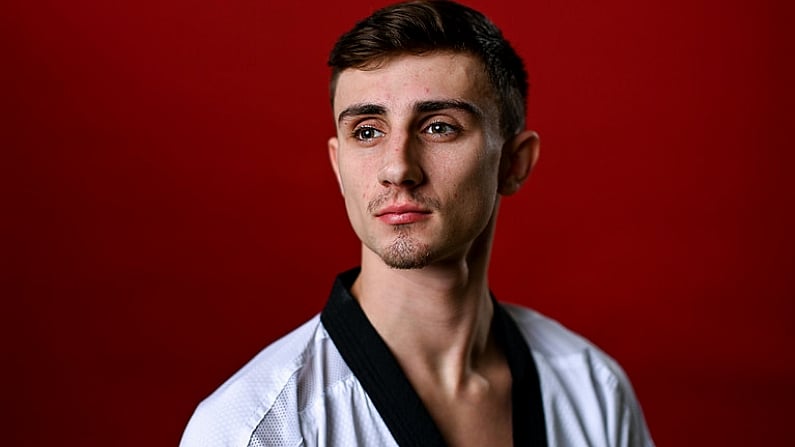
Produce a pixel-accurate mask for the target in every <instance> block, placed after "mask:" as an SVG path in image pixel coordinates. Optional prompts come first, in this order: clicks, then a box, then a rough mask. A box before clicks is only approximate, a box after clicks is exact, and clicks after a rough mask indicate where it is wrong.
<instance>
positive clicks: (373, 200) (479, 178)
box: [329, 52, 504, 268]
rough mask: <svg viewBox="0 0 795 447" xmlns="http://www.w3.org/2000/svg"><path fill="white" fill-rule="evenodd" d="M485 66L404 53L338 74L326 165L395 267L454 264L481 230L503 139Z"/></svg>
mask: <svg viewBox="0 0 795 447" xmlns="http://www.w3.org/2000/svg"><path fill="white" fill-rule="evenodd" d="M494 98H495V95H494V93H493V90H492V88H491V86H490V84H489V82H488V78H487V75H486V73H485V71H484V70H483V67H482V63H481V62H480V61H479V60H478V59H476V58H475V57H473V56H471V55H468V54H464V53H453V52H434V53H428V54H424V55H420V56H414V55H401V56H395V57H393V58H390V59H388V60H387V61H386V62H385V63H383V64H380V65H379V66H378V67H377V68H374V69H367V70H358V69H348V70H345V71H343V72H342V73H341V74H340V75H339V78H338V81H337V87H336V92H335V96H334V118H335V120H336V122H337V137H336V138H332V139H331V140H329V151H330V156H331V159H332V165H333V167H334V171H335V173H336V175H337V180H338V181H339V184H340V188H341V190H342V193H343V195H344V197H345V206H346V209H347V212H348V217H349V218H350V220H351V224H352V226H353V229H354V231H355V232H356V234H357V235H358V237H359V239H361V241H362V243H363V244H364V246H365V248H366V250H369V251H371V252H372V253H375V254H376V255H377V256H379V257H380V258H381V259H382V260H383V261H384V262H385V263H386V264H387V265H389V266H391V267H394V268H420V267H424V266H426V265H429V264H432V263H438V262H458V261H460V260H461V259H463V258H464V257H465V256H467V254H468V253H469V250H470V248H471V247H472V244H473V241H475V240H476V239H477V238H478V236H480V235H481V234H482V233H483V232H484V230H485V229H486V228H487V225H488V223H489V220H490V218H491V216H492V214H493V213H494V212H495V208H496V204H497V197H498V193H497V190H498V172H499V167H500V155H501V149H502V145H503V141H504V140H503V138H502V137H501V136H500V133H499V123H498V116H499V113H498V109H497V105H496V100H495V99H494Z"/></svg>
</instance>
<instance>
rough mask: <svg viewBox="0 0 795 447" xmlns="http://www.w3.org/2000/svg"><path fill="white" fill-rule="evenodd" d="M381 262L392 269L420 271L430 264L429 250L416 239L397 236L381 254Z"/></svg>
mask: <svg viewBox="0 0 795 447" xmlns="http://www.w3.org/2000/svg"><path fill="white" fill-rule="evenodd" d="M381 260H382V261H384V264H386V265H388V266H389V267H391V268H393V269H400V270H409V269H421V268H423V267H427V266H428V264H430V261H431V250H430V247H428V246H427V245H426V244H423V243H421V242H419V241H417V240H416V239H413V238H411V237H408V236H399V237H398V238H396V239H395V240H394V241H393V242H392V243H391V244H390V245H389V246H387V247H386V248H385V249H384V250H383V251H382V252H381Z"/></svg>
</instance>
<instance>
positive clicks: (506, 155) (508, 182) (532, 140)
mask: <svg viewBox="0 0 795 447" xmlns="http://www.w3.org/2000/svg"><path fill="white" fill-rule="evenodd" d="M540 146H541V141H540V140H539V138H538V134H537V133H535V132H533V131H532V130H526V131H524V132H522V133H519V134H517V135H515V136H514V137H513V138H511V139H509V140H508V141H506V142H505V144H504V145H503V147H502V159H501V160H500V184H499V188H498V189H497V192H499V193H500V194H502V195H504V196H509V195H511V194H514V193H515V192H516V191H518V190H519V188H520V187H521V186H522V183H524V181H525V180H527V177H528V176H529V175H530V172H531V171H532V170H533V166H535V164H536V161H537V160H538V152H539V149H540Z"/></svg>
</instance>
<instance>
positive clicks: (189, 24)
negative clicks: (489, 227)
mask: <svg viewBox="0 0 795 447" xmlns="http://www.w3.org/2000/svg"><path fill="white" fill-rule="evenodd" d="M515 3H516V4H515V5H511V6H507V5H502V4H496V3H495V2H490V1H487V0H479V1H475V0H472V1H471V3H470V4H471V5H472V6H474V7H476V8H480V9H482V10H483V11H484V12H485V13H486V14H487V15H489V16H491V17H492V18H493V19H494V21H495V22H497V23H498V24H499V25H500V26H501V27H502V28H503V30H504V32H505V34H506V36H507V37H508V38H509V39H510V40H511V41H512V42H513V43H514V45H515V46H516V47H517V49H518V51H519V52H520V53H521V54H522V55H523V56H524V57H525V59H526V62H527V66H528V69H529V72H530V77H531V83H532V89H531V100H530V111H529V123H530V126H531V127H533V128H535V129H537V130H538V131H539V133H540V134H541V137H542V155H541V160H540V164H539V166H538V169H537V171H536V172H535V173H534V175H533V178H532V179H531V181H530V182H529V184H528V185H527V186H526V187H525V188H524V189H523V191H521V193H520V194H519V195H518V196H514V197H511V198H509V199H507V200H505V201H504V202H503V206H502V211H501V212H502V214H501V219H500V221H499V225H498V235H497V240H496V247H495V252H494V260H493V263H492V271H491V279H492V286H493V288H494V290H495V292H496V293H497V295H498V296H499V297H501V298H503V299H505V300H509V301H514V302H520V303H524V304H526V305H529V306H533V307H535V308H537V309H538V310H540V311H542V312H544V313H547V314H548V315H550V316H552V317H554V318H557V319H560V320H561V321H563V322H564V323H566V324H567V325H568V326H570V327H572V328H573V329H575V330H577V331H579V332H581V333H582V334H584V335H586V336H587V337H589V338H591V339H592V340H594V341H595V342H596V343H598V344H599V345H601V346H602V347H603V348H604V349H605V350H607V351H608V352H610V353H611V354H612V355H613V356H615V357H616V358H617V359H618V360H619V361H620V362H621V363H622V364H623V365H624V367H625V369H626V370H627V371H628V373H629V375H630V377H631V378H632V379H633V383H634V385H635V388H636V391H637V394H638V395H639V397H640V399H641V402H642V404H643V407H644V409H645V411H646V416H647V420H648V423H649V426H650V428H651V430H652V433H653V435H654V437H655V439H656V440H657V442H658V444H659V445H661V446H662V445H676V446H685V445H692V446H703V445H722V446H732V445H737V446H740V445H776V444H778V443H780V440H782V439H791V436H789V435H790V431H789V424H791V417H792V408H793V405H795V381H793V378H794V377H795V360H794V359H793V355H792V352H793V346H794V345H795V343H793V341H795V330H794V328H793V323H795V300H794V299H793V298H795V279H794V278H795V237H793V232H792V230H793V228H795V213H794V212H793V205H795V200H793V199H795V197H793V195H795V187H794V186H795V185H793V181H792V173H791V172H792V169H793V168H792V167H793V165H795V156H794V155H793V154H794V153H795V151H793V147H792V143H791V139H790V134H791V132H792V130H793V123H795V114H794V113H793V103H795V101H793V99H795V98H794V96H795V95H793V79H795V73H794V72H793V68H792V59H793V56H792V55H793V54H795V48H793V42H795V36H794V35H793V31H792V23H793V21H792V8H791V7H789V6H785V5H784V4H785V3H786V2H785V1H780V2H772V1H771V2H760V1H750V0H749V1H717V0H716V1H709V0H702V1H685V0H674V1H671V0H667V1H650V2H635V1H629V0H612V1H607V2H587V1H581V2H550V1H543V0H538V1H531V2H521V4H520V2H515ZM382 4H383V2H382V1H380V0H379V1H372V0H369V1H365V0H358V1H350V2H347V3H346V4H345V5H340V4H337V2H317V4H314V5H307V4H306V3H305V2H295V1H293V2H279V3H276V4H273V3H271V2H267V1H248V0H232V1H229V0H227V1H218V0H215V1H203V2H189V1H185V0H173V1H167V2H160V1H151V0H144V1H141V0H138V1H115V2H106V1H99V0H85V1H75V2H55V1H49V2H47V1H45V2H22V1H10V2H4V3H3V5H2V6H0V50H1V51H0V54H2V61H1V62H0V65H1V66H2V69H0V79H1V80H2V110H3V112H2V123H1V124H0V129H2V133H1V134H0V138H2V140H0V141H2V143H1V144H2V158H1V159H0V160H2V162H0V166H2V170H1V171H0V172H2V178H3V179H2V183H3V185H4V186H3V188H2V189H3V191H2V196H1V197H3V201H2V203H3V205H2V210H3V214H2V219H0V220H1V221H2V223H1V224H0V225H2V229H3V243H2V244H3V245H2V248H0V249H1V250H2V258H1V259H2V265H0V267H2V272H0V275H2V295H3V297H2V298H3V301H2V302H3V307H4V310H3V313H2V314H3V320H5V321H4V322H3V324H2V334H0V335H1V336H2V344H3V351H2V353H3V368H2V383H3V385H4V388H5V390H4V392H3V397H2V409H3V410H2V411H3V415H2V424H3V426H4V427H3V440H4V441H3V443H4V444H7V445H15V446H19V445H43V444H45V443H46V441H48V440H50V439H52V438H55V440H56V441H58V442H59V443H61V444H66V445H81V446H92V445H96V446H99V445H119V446H122V445H128V446H139V445H163V446H167V445H175V444H176V443H177V442H178V439H179V436H180V434H181V431H182V429H183V427H184V425H185V423H186V422H187V419H188V417H189V416H190V414H191V412H192V410H193V408H194V407H195V405H196V404H197V403H198V402H199V400H200V399H202V398H203V397H204V396H206V395H207V394H209V393H210V392H211V391H213V390H214V389H215V388H216V387H217V386H218V385H219V384H220V383H221V382H222V381H223V380H224V379H226V378H227V377H228V376H229V375H231V374H232V373H233V372H234V371H235V370H237V369H238V368H239V367H240V366H241V365H242V364H243V363H244V362H245V361H246V360H248V359H249V358H250V357H251V356H252V355H254V353H256V352H257V351H258V350H259V349H260V348H261V347H263V346H264V345H266V344H267V343H269V342H271V341H272V340H274V339H275V338H277V337H278V336H280V335H282V334H284V333H285V332H287V331H288V330H290V329H291V328H293V327H295V326H296V325H298V324H299V323H300V322H302V321H304V320H305V319H307V318H308V317H309V316H311V315H312V314H313V313H315V312H317V311H318V310H320V309H321V307H322V305H323V303H324V301H325V298H326V293H327V291H328V289H329V287H330V284H331V281H332V279H333V276H334V274H335V273H336V272H338V271H341V270H343V269H346V268H348V267H351V266H353V265H355V264H356V262H357V258H358V245H357V241H356V239H355V237H354V236H353V233H352V231H351V230H350V229H349V227H348V223H347V220H346V217H345V214H344V210H343V207H342V201H341V198H340V197H339V196H338V192H337V188H336V186H335V183H334V181H333V178H332V174H331V170H330V169H329V167H328V165H327V157H326V152H325V141H326V138H327V137H328V136H330V135H331V133H332V132H333V126H332V120H331V116H330V109H329V106H328V102H327V90H326V89H327V87H326V82H327V77H328V73H327V69H326V67H325V57H326V55H327V52H328V50H329V49H330V47H331V46H332V44H333V42H334V40H335V38H336V36H337V35H339V34H340V33H341V32H343V31H345V30H346V29H348V28H349V27H350V26H351V25H352V24H353V22H354V21H355V20H357V19H359V18H361V17H363V16H365V15H367V14H368V13H369V12H371V11H372V10H373V9H374V8H375V7H377V6H380V5H382ZM785 435H786V438H785Z"/></svg>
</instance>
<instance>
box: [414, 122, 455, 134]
mask: <svg viewBox="0 0 795 447" xmlns="http://www.w3.org/2000/svg"><path fill="white" fill-rule="evenodd" d="M459 130H461V129H459V128H458V127H457V126H453V125H452V124H447V123H442V122H436V123H431V124H430V125H428V127H426V128H425V129H423V133H427V134H431V135H450V134H453V133H456V132H458V131H459Z"/></svg>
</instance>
